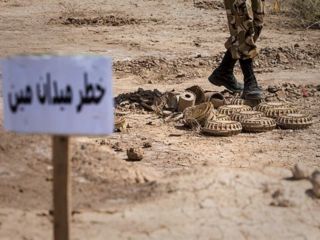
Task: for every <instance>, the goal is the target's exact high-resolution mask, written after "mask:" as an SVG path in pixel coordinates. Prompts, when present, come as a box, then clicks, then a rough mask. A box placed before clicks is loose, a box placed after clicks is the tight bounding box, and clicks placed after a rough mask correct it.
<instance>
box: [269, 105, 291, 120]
mask: <svg viewBox="0 0 320 240" xmlns="http://www.w3.org/2000/svg"><path fill="white" fill-rule="evenodd" d="M264 113H265V115H266V116H267V117H270V118H277V117H280V116H284V115H287V114H291V113H297V109H295V108H291V107H280V108H271V109H269V110H266V111H265V112H264Z"/></svg>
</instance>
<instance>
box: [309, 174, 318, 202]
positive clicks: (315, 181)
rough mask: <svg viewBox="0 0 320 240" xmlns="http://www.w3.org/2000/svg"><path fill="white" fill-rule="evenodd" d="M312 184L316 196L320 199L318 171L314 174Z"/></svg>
mask: <svg viewBox="0 0 320 240" xmlns="http://www.w3.org/2000/svg"><path fill="white" fill-rule="evenodd" d="M310 182H311V183H312V191H313V194H314V196H316V197H317V198H320V171H318V170H316V171H314V172H313V173H312V175H311V179H310Z"/></svg>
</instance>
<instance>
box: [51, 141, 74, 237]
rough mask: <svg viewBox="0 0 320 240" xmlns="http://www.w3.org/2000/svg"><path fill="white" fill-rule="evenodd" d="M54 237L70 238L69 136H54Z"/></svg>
mask: <svg viewBox="0 0 320 240" xmlns="http://www.w3.org/2000/svg"><path fill="white" fill-rule="evenodd" d="M52 163H53V209H54V239H56V240H58V239H59V240H69V239H70V219H71V208H70V206H71V205H70V203H71V180H70V175H71V173H70V165H71V163H70V149H69V137H66V136H54V137H52Z"/></svg>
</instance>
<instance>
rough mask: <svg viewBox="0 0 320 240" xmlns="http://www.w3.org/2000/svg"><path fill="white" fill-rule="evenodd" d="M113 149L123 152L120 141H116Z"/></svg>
mask: <svg viewBox="0 0 320 240" xmlns="http://www.w3.org/2000/svg"><path fill="white" fill-rule="evenodd" d="M112 148H113V150H114V151H116V152H122V151H123V148H122V147H121V145H120V143H119V142H116V143H115V144H114V145H113V146H112Z"/></svg>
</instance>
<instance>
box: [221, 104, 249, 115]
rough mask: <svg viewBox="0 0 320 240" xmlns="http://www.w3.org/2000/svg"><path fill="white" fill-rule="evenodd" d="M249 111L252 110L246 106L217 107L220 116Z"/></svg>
mask: <svg viewBox="0 0 320 240" xmlns="http://www.w3.org/2000/svg"><path fill="white" fill-rule="evenodd" d="M250 110H252V108H251V107H250V106H247V105H225V106H221V107H219V109H218V112H219V113H220V114H224V115H228V116H231V115H232V114H234V113H236V112H243V111H250Z"/></svg>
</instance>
